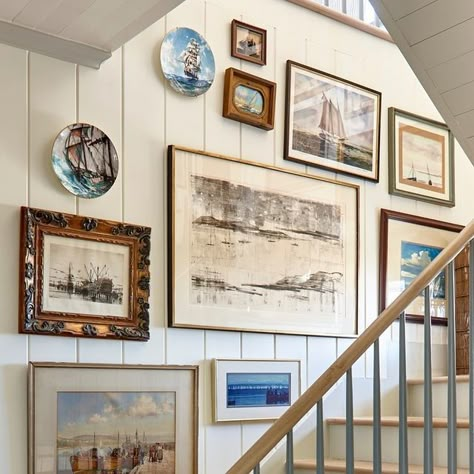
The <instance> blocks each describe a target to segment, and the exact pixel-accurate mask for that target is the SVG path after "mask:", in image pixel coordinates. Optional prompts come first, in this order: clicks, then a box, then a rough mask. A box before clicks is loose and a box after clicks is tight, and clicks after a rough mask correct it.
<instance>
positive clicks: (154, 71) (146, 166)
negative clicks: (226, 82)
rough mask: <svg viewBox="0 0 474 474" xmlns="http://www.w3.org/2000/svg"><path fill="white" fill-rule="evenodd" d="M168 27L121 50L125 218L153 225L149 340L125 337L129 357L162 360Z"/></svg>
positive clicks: (158, 28)
mask: <svg viewBox="0 0 474 474" xmlns="http://www.w3.org/2000/svg"><path fill="white" fill-rule="evenodd" d="M164 32H165V19H162V20H160V21H159V22H157V23H155V24H154V25H152V26H151V27H150V28H148V29H147V30H145V31H144V32H143V33H141V34H140V35H138V36H137V37H136V38H134V39H133V40H132V41H130V42H129V43H127V44H126V45H125V46H124V47H123V50H122V61H123V100H124V102H123V130H124V131H123V147H122V149H123V157H122V160H121V165H122V167H123V217H124V220H125V222H130V223H132V224H135V225H145V226H149V227H151V229H152V232H151V265H150V272H151V291H150V299H149V302H150V310H149V315H150V341H149V342H136V341H125V342H124V362H125V363H143V361H147V363H154V364H161V363H164V361H165V350H166V347H165V330H164V328H165V326H166V306H165V298H166V293H165V285H166V277H167V275H166V266H165V255H166V246H165V244H166V242H165V232H166V227H165V226H164V225H163V223H164V222H166V219H165V216H166V201H167V196H166V186H165V176H166V159H165V157H166V152H165V149H166V142H165V107H164V105H165V87H164V83H163V81H162V80H161V79H160V77H159V74H160V71H159V51H160V45H161V39H162V38H163V36H164ZM144 111H146V113H144ZM149 206H151V207H152V209H153V210H154V211H153V212H150V207H149Z"/></svg>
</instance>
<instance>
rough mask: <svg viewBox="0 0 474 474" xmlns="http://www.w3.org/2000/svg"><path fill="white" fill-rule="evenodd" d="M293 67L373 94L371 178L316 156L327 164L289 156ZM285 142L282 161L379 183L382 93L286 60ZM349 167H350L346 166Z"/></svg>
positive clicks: (342, 85)
mask: <svg viewBox="0 0 474 474" xmlns="http://www.w3.org/2000/svg"><path fill="white" fill-rule="evenodd" d="M293 67H297V68H301V69H305V70H306V71H309V72H310V73H313V74H316V75H319V76H322V77H323V78H324V77H326V78H328V79H330V80H334V81H337V82H339V83H340V84H341V87H344V86H350V87H355V88H357V89H361V90H363V91H365V92H367V93H370V94H373V95H374V99H375V100H376V114H377V117H376V120H375V128H374V135H375V138H376V145H375V147H374V150H373V160H374V170H373V173H372V174H373V177H371V176H366V175H364V174H361V173H356V172H353V171H348V170H345V169H339V168H334V167H333V166H331V162H332V161H333V160H329V159H326V158H324V157H319V156H317V155H312V156H315V157H316V158H320V159H324V160H326V161H327V164H326V163H325V164H320V163H314V162H311V161H308V160H305V159H302V158H296V157H293V156H291V152H290V149H289V147H290V138H289V134H290V100H291V89H292V83H291V70H292V68H293ZM285 97H286V99H285V139H284V140H285V141H284V159H285V160H288V161H294V162H296V163H301V164H304V165H309V166H314V167H316V168H322V169H325V170H328V171H332V172H333V173H342V174H346V175H349V176H357V177H358V178H362V179H366V180H368V181H373V182H375V183H378V182H379V168H380V116H381V105H382V93H381V92H378V91H376V90H374V89H370V88H369V87H366V86H362V85H360V84H357V83H356V82H352V81H348V80H347V79H343V78H341V77H338V76H335V75H333V74H329V73H327V72H324V71H321V70H319V69H315V68H312V67H309V66H306V65H304V64H301V63H297V62H295V61H291V60H287V62H286V94H285ZM346 166H348V167H349V166H350V165H346ZM352 168H354V170H357V168H356V167H355V166H352Z"/></svg>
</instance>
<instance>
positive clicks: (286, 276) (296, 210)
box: [190, 175, 345, 315]
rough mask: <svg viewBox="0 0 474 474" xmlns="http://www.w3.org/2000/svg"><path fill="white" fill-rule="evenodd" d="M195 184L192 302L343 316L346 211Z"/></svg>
mask: <svg viewBox="0 0 474 474" xmlns="http://www.w3.org/2000/svg"><path fill="white" fill-rule="evenodd" d="M190 179H191V189H192V217H191V218H192V238H191V244H190V245H191V279H192V282H191V283H192V284H191V295H190V296H191V303H192V304H199V305H205V306H213V307H223V308H235V309H239V310H242V309H244V310H252V311H254V310H265V311H285V312H296V313H299V314H303V313H312V314H324V315H341V314H345V282H344V268H345V251H344V245H343V235H344V229H343V218H344V216H343V207H342V206H340V205H336V204H328V203H325V202H318V201H311V200H307V199H303V198H298V197H292V196H289V195H285V194H282V193H277V192H271V191H268V190H265V191H262V190H259V189H255V188H253V187H250V186H247V185H240V184H235V183H231V182H229V181H226V180H221V179H215V178H210V177H206V176H198V175H192V176H191V177H190Z"/></svg>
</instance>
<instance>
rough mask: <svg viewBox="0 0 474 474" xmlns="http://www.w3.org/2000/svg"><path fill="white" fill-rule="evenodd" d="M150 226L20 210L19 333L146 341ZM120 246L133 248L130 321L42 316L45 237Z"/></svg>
mask: <svg viewBox="0 0 474 474" xmlns="http://www.w3.org/2000/svg"><path fill="white" fill-rule="evenodd" d="M150 233H151V229H150V228H149V227H143V226H134V225H130V224H124V223H121V222H115V221H108V220H103V219H95V218H91V217H83V216H78V215H73V214H66V213H60V212H54V211H46V210H43V209H34V208H30V207H22V208H21V243H20V285H19V288H20V294H19V332H22V333H27V334H44V335H50V336H73V337H93V338H97V339H102V338H117V339H131V340H139V341H146V340H148V339H149V337H150V333H149V303H148V297H149V294H150V271H149V266H150ZM45 235H56V236H60V237H65V238H69V239H82V240H88V241H95V242H102V243H110V244H119V245H124V246H127V247H129V249H130V263H129V264H130V268H129V269H128V272H129V292H128V293H129V300H128V315H127V317H126V318H124V317H118V316H102V315H88V314H78V313H71V312H67V311H62V312H55V311H54V312H53V311H43V301H42V299H43V285H45V284H47V282H43V269H44V266H45V265H47V264H48V262H45V261H44V236H45Z"/></svg>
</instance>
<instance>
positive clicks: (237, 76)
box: [222, 67, 277, 130]
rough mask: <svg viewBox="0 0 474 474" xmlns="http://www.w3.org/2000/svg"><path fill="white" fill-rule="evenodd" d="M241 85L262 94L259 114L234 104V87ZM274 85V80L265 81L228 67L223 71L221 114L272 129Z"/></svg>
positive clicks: (273, 121) (265, 128)
mask: <svg viewBox="0 0 474 474" xmlns="http://www.w3.org/2000/svg"><path fill="white" fill-rule="evenodd" d="M241 85H242V86H245V87H249V88H251V89H254V90H257V91H259V92H260V93H261V94H262V96H263V101H264V103H263V111H262V113H261V114H260V115H255V114H251V113H245V112H243V111H241V110H239V109H238V108H237V107H236V106H235V104H234V93H235V89H236V88H237V87H238V86H241ZM276 87H277V85H276V83H275V82H271V81H267V80H266V79H263V78H261V77H258V76H254V75H253V74H249V73H248V72H244V71H241V70H240V69H234V68H232V67H230V68H228V69H227V70H226V71H225V80H224V104H223V111H222V115H223V116H224V117H225V118H229V119H232V120H236V121H237V122H243V123H246V124H248V125H253V126H254V127H258V128H263V129H264V130H272V129H273V127H274V124H275V99H276Z"/></svg>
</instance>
